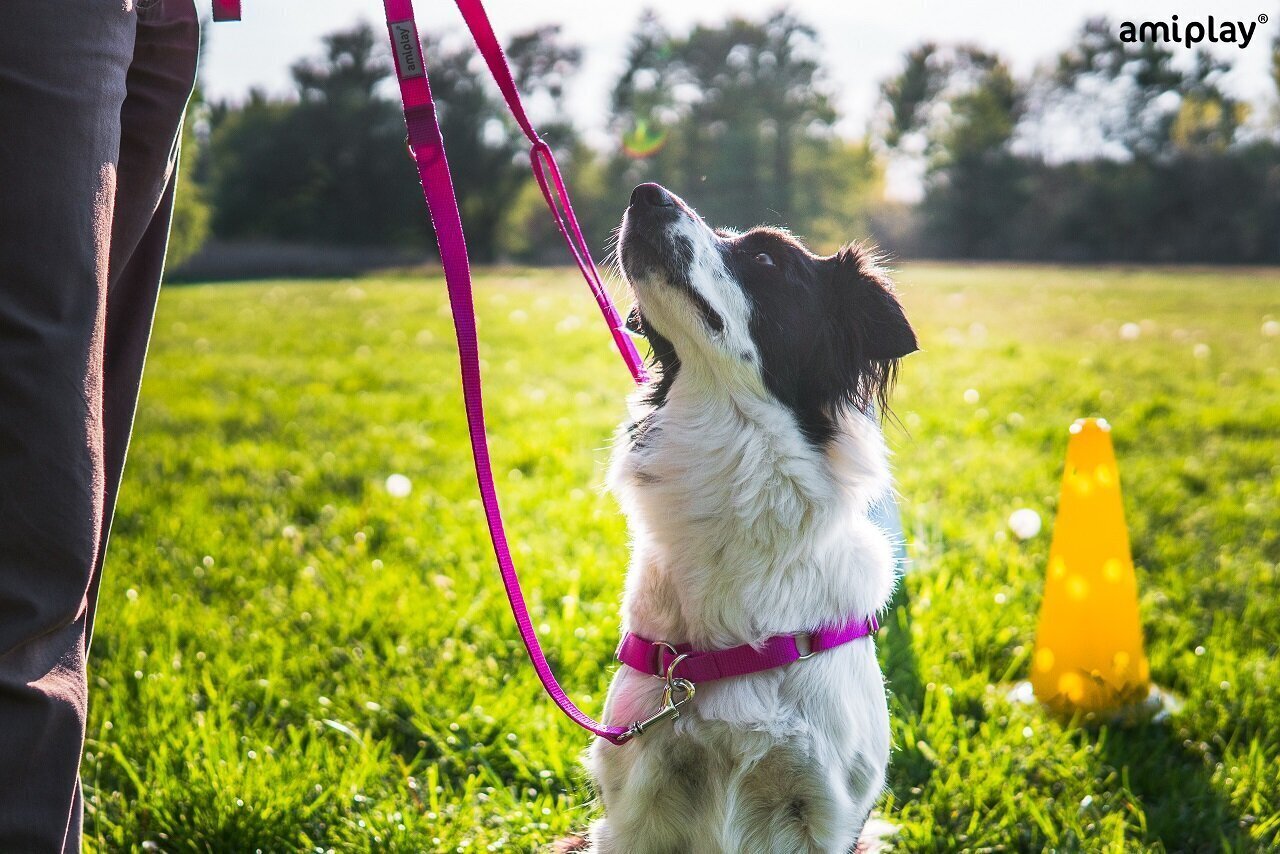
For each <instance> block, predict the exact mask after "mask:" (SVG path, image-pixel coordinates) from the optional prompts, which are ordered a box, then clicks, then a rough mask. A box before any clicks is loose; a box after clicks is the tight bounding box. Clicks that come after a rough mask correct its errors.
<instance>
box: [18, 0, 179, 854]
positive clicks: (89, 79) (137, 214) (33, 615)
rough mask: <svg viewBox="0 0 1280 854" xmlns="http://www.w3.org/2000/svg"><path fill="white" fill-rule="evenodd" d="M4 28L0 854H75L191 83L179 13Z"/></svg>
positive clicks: (137, 11) (89, 0)
mask: <svg viewBox="0 0 1280 854" xmlns="http://www.w3.org/2000/svg"><path fill="white" fill-rule="evenodd" d="M136 5H137V8H135V0H39V2H36V3H9V4H6V9H5V12H6V14H5V15H4V16H3V17H4V21H3V24H0V851H6V852H8V851H18V852H27V851H30V852H46V851H48V852H57V851H79V850H80V836H81V819H82V813H83V810H82V805H81V800H80V786H79V767H80V756H81V753H82V751H83V749H84V736H85V716H86V711H87V699H88V698H87V683H86V678H85V660H86V658H87V655H88V649H89V638H90V635H91V632H92V628H93V615H94V606H95V604H96V600H97V593H98V584H99V581H100V580H101V572H102V560H103V554H104V552H105V550H106V543H107V533H108V531H109V530H110V527H111V516H112V511H113V508H114V506H115V500H116V493H117V490H118V488H119V485H120V476H121V473H122V472H123V470H124V459H125V450H126V448H127V447H128V444H129V432H130V429H131V427H132V424H133V413H134V408H135V405H136V403H137V396H138V385H139V383H140V382H141V379H142V363H143V359H144V357H145V355H146V350H147V339H148V337H149V336H150V332H151V320H152V316H153V314H154V311H155V303H156V294H157V292H158V290H159V287H160V276H161V271H162V268H163V265H164V253H165V245H166V242H167V239H168V231H169V219H170V214H171V211H172V208H173V189H174V174H175V165H176V160H177V148H178V146H177V140H178V136H179V133H178V130H179V128H180V126H181V122H182V114H183V110H184V109H185V107H186V102H187V98H188V97H189V95H190V93H191V88H192V84H193V81H194V79H195V65H196V55H197V52H198V43H199V28H198V24H197V20H196V15H195V9H194V7H193V2H192V0H136Z"/></svg>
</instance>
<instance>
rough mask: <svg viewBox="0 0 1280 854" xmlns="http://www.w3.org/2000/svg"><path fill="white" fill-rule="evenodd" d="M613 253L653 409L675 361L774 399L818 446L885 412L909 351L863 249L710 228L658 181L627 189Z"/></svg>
mask: <svg viewBox="0 0 1280 854" xmlns="http://www.w3.org/2000/svg"><path fill="white" fill-rule="evenodd" d="M618 258H619V261H620V262H621V267H622V270H623V273H624V274H625V275H626V277H627V280H628V281H629V282H630V283H631V286H632V288H633V289H634V291H635V294H636V299H637V305H636V308H635V309H634V310H633V311H632V313H631V316H630V317H629V319H628V326H629V328H631V329H632V331H634V332H638V333H641V334H643V335H645V336H646V337H647V338H648V340H649V343H650V345H651V347H652V349H653V360H654V362H655V367H656V370H657V373H658V374H659V378H658V381H657V384H656V385H655V387H654V391H653V400H654V402H655V403H656V404H658V405H661V404H662V402H663V401H664V400H665V398H666V395H667V394H668V393H669V391H670V389H671V386H672V384H673V383H674V382H675V379H676V376H677V375H678V373H679V371H680V370H681V366H682V365H688V366H691V367H692V366H696V367H697V368H699V369H704V370H700V373H702V374H703V375H705V376H708V377H710V378H712V381H714V382H718V383H725V384H740V383H746V384H747V385H749V386H754V387H756V388H758V389H759V390H761V391H763V392H767V393H768V394H770V395H772V396H773V397H774V398H776V399H777V400H778V401H779V402H781V403H782V404H784V405H785V406H787V407H788V408H789V409H790V410H791V411H792V413H793V414H794V415H795V417H796V420H797V422H798V424H799V426H800V429H801V430H802V431H803V432H804V434H805V436H806V437H807V438H809V439H810V440H811V441H814V442H819V443H821V442H825V441H827V440H828V439H830V438H831V436H832V435H833V433H834V432H835V430H836V423H837V421H838V419H839V417H840V415H841V413H842V412H843V411H844V410H846V409H848V408H850V407H852V408H856V409H859V410H861V411H864V412H866V411H869V410H870V409H871V408H872V407H878V408H880V410H881V411H882V412H883V411H884V406H885V404H886V396H887V394H888V391H889V388H890V387H891V385H892V383H893V378H894V375H895V372H896V369H897V364H898V360H899V359H901V358H902V357H903V356H906V355H907V354H909V353H911V352H913V351H914V350H915V349H916V336H915V332H914V331H913V330H912V328H911V325H910V324H909V323H908V322H907V318H906V315H905V314H904V313H903V311H902V306H901V305H900V304H899V302H898V299H897V297H896V296H895V295H894V292H893V286H892V284H891V282H890V281H889V279H888V277H887V276H886V275H885V273H884V272H883V271H881V270H880V269H879V268H878V267H877V266H876V263H875V259H874V257H873V255H872V254H871V253H869V252H867V251H865V250H864V249H862V248H861V247H859V246H856V245H850V246H846V247H845V248H844V249H842V250H840V251H839V252H837V253H836V254H835V255H832V256H829V257H821V256H817V255H814V254H813V253H812V252H810V251H809V250H808V249H806V248H805V247H804V245H803V244H801V243H800V241H799V240H797V239H796V238H794V237H792V236H791V235H790V234H787V233H786V232H784V231H780V230H777V229H771V228H754V229H752V230H750V231H748V232H745V233H742V234H739V233H736V232H730V231H713V230H712V229H711V228H709V227H708V226H707V224H706V223H705V222H703V220H702V218H701V217H699V216H698V215H697V214H696V213H695V212H694V211H693V209H692V208H690V207H689V206H688V205H687V204H685V203H684V201H683V200H681V199H680V198H679V197H678V196H676V195H675V194H674V193H671V192H669V191H668V190H666V189H665V188H663V187H661V186H659V185H657V184H641V185H640V186H638V187H636V188H635V190H634V191H633V192H632V194H631V203H630V205H628V207H627V211H626V214H625V215H624V216H623V219H622V229H621V233H620V236H619V240H618Z"/></svg>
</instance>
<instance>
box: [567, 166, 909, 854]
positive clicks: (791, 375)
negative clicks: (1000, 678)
mask: <svg viewBox="0 0 1280 854" xmlns="http://www.w3.org/2000/svg"><path fill="white" fill-rule="evenodd" d="M618 255H619V260H620V261H621V267H622V270H623V272H624V273H625V275H626V278H627V280H628V281H629V282H630V284H631V286H632V288H633V289H634V291H635V295H636V298H637V307H636V310H635V311H633V313H632V316H631V320H630V325H631V326H632V327H633V330H635V331H640V332H642V333H643V334H644V335H645V336H646V337H647V338H648V340H649V343H650V345H651V347H652V350H653V359H654V367H655V371H656V379H655V381H654V383H653V384H652V386H651V387H650V388H649V389H648V391H647V393H646V394H645V397H644V400H643V402H642V405H643V406H644V407H645V410H646V411H645V413H644V414H643V416H642V417H640V418H639V420H637V421H636V422H634V423H632V424H630V425H628V426H627V428H626V430H625V432H623V433H622V434H620V436H619V439H618V442H617V446H616V450H615V453H614V458H613V463H612V466H611V470H610V476H609V483H610V487H611V489H612V490H613V491H614V492H615V493H616V495H617V496H618V497H619V499H620V501H621V502H622V505H623V509H624V510H625V512H626V514H627V517H628V522H629V526H630V530H631V535H632V539H633V555H632V560H631V567H630V570H629V572H628V575H627V581H626V596H625V603H624V615H623V623H624V629H626V630H627V631H630V632H634V633H636V634H638V635H642V636H644V637H645V638H655V639H662V640H665V641H668V642H671V643H673V644H676V643H684V644H689V645H691V646H692V647H693V648H695V649H697V650H717V649H725V648H729V647H735V646H738V645H741V644H758V643H760V642H761V641H762V640H763V639H764V638H767V637H770V636H773V635H779V634H786V633H793V632H802V631H807V630H812V629H815V628H818V627H821V626H825V625H834V624H839V623H841V622H843V621H846V620H848V619H849V618H851V617H860V618H866V617H869V616H871V615H874V614H876V613H877V612H879V611H881V610H882V609H883V608H884V607H885V605H886V603H887V602H888V599H889V596H890V594H891V592H892V589H893V586H894V560H893V556H892V549H891V544H890V543H889V541H888V538H887V536H886V534H885V533H884V531H883V530H881V529H880V528H878V527H877V526H876V525H875V524H874V523H872V522H871V521H870V520H869V519H868V509H869V505H870V504H871V503H872V502H873V501H875V500H876V499H878V498H879V497H881V496H883V495H884V494H885V493H886V490H887V489H888V486H889V468H888V462H887V453H886V450H885V446H884V442H883V440H882V437H881V434H880V431H879V429H878V426H877V425H876V423H875V422H874V420H873V416H872V415H871V414H870V413H872V412H873V411H874V410H876V409H879V410H880V411H884V409H883V407H884V405H885V403H886V401H885V397H886V395H887V393H888V390H889V388H890V386H891V384H892V381H893V378H894V375H895V371H896V368H897V364H898V360H899V359H901V358H902V357H904V356H906V355H907V354H909V353H911V352H913V351H914V350H915V349H916V337H915V333H914V332H913V330H912V328H911V326H910V324H908V322H907V320H906V317H905V315H904V314H903V310H902V307H901V306H900V304H899V303H898V300H897V298H896V297H895V296H894V292H893V288H892V286H891V284H890V282H889V280H888V278H887V277H886V275H885V274H884V273H883V272H882V271H881V270H880V269H878V268H877V266H876V264H875V261H874V259H873V258H872V257H871V256H870V254H869V253H867V252H866V251H863V250H862V249H860V248H859V247H857V246H849V247H847V248H845V249H843V250H841V251H840V252H838V253H836V254H835V255H833V256H831V257H818V256H815V255H814V254H812V253H811V252H809V251H808V250H807V249H806V248H805V247H804V246H803V245H801V244H800V242H799V241H797V240H796V239H795V238H794V237H792V236H790V235H789V234H787V233H785V232H782V231H778V230H774V229H768V228H757V229H753V230H751V231H748V232H746V233H744V234H738V233H734V232H728V231H713V230H712V229H710V228H709V227H707V225H706V224H705V223H704V222H703V221H702V219H701V218H700V217H699V216H698V215H697V214H696V213H695V212H694V211H693V210H692V209H691V208H690V207H689V206H688V205H687V204H685V203H684V201H682V200H681V199H680V198H678V197H677V196H675V195H674V194H672V193H670V192H669V191H667V190H666V189H664V188H663V187H660V186H658V185H657V184H642V185H640V186H639V187H637V188H636V189H635V191H634V192H633V193H632V195H631V203H630V205H629V206H628V208H627V211H626V214H625V216H624V218H623V221H622V229H621V234H620V239H619V245H618ZM662 688H663V681H662V680H661V679H655V678H654V677H653V676H652V675H649V674H646V673H643V672H640V671H639V670H636V669H632V668H630V667H621V668H620V669H619V671H618V673H617V675H616V677H615V679H614V681H613V684H612V687H611V688H610V691H609V697H608V701H607V705H606V719H607V720H610V721H613V722H615V723H617V722H623V723H625V722H630V721H634V720H639V719H643V718H645V717H647V716H649V715H651V714H652V713H653V712H654V710H655V709H657V708H658V707H659V704H660V694H661V692H662ZM888 759H889V716H888V708H887V703H886V700H885V688H884V681H883V678H882V676H881V673H880V668H879V665H878V663H877V660H876V654H875V647H874V645H873V642H872V640H871V639H870V638H863V639H860V640H856V641H853V642H850V643H847V644H844V645H842V646H839V647H836V648H833V649H830V650H827V651H825V652H822V653H820V654H817V655H814V656H813V657H812V658H808V659H806V660H803V661H797V662H795V663H794V664H790V665H788V666H785V667H778V668H775V669H771V670H766V671H764V672H760V673H755V674H752V675H748V676H740V677H736V678H731V679H723V680H719V681H714V682H708V683H706V684H704V685H698V686H697V691H696V697H695V699H694V700H692V701H691V702H689V703H688V704H686V707H685V708H684V709H682V714H681V716H680V718H679V719H678V720H676V721H674V722H673V723H664V724H661V725H659V726H655V727H654V728H652V729H650V730H648V731H647V732H645V733H644V734H643V735H641V736H638V737H635V738H633V739H632V740H631V741H630V742H629V743H626V744H622V745H612V744H609V743H607V742H604V741H597V742H596V743H595V744H594V745H593V747H592V749H591V751H590V753H589V757H588V766H589V770H590V772H591V775H592V777H593V778H594V781H595V784H596V786H597V788H598V790H599V793H600V795H601V798H602V800H603V804H604V808H605V815H604V817H603V818H602V819H600V820H599V821H598V822H596V823H595V824H594V825H593V826H592V828H591V830H590V832H589V834H588V835H587V837H586V838H583V839H579V840H576V841H575V842H573V843H569V844H567V845H566V844H564V843H562V846H561V850H589V851H596V852H602V854H603V852H619V853H620V854H645V852H655V854H656V853H657V852H663V854H669V852H699V854H713V853H714V852H732V854H756V852H759V854H771V852H787V854H790V852H810V851H812V852H831V854H845V852H849V851H850V850H852V849H853V848H854V847H855V845H856V844H857V840H858V837H859V833H860V832H861V830H862V828H863V825H864V824H865V822H866V820H867V817H868V814H869V812H870V810H871V808H872V805H873V804H874V802H875V801H876V799H877V797H878V796H879V795H880V793H881V790H882V789H883V786H884V780H885V771H886V768H887V765H888Z"/></svg>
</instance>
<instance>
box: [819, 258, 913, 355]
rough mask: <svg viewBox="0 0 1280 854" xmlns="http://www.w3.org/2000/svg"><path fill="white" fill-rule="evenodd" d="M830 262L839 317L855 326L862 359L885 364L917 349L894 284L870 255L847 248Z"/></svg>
mask: <svg viewBox="0 0 1280 854" xmlns="http://www.w3.org/2000/svg"><path fill="white" fill-rule="evenodd" d="M832 261H833V263H834V264H835V265H836V269H835V273H834V276H833V279H834V281H833V285H834V286H835V288H836V290H837V292H838V294H839V296H838V299H839V301H840V303H841V304H842V306H843V308H844V309H845V312H842V313H845V314H846V318H848V319H851V320H852V322H853V323H854V324H855V327H856V334H857V337H858V339H859V341H858V344H859V345H860V347H859V349H860V350H861V355H862V358H864V359H870V360H874V361H886V362H887V361H891V360H894V359H901V358H902V357H904V356H907V355H910V354H911V353H914V352H915V351H916V350H918V349H920V348H919V344H918V343H917V341H916V332H915V330H914V329H912V328H911V324H910V323H909V322H908V321H907V315H906V313H905V312H904V311H903V310H902V303H900V302H898V297H897V295H896V294H895V293H894V290H893V283H892V282H891V281H890V280H889V277H888V276H886V275H885V274H884V272H883V271H882V270H880V268H879V267H877V266H876V263H875V258H874V255H873V253H871V252H870V251H868V250H867V249H865V248H863V247H861V246H859V245H857V244H850V245H849V246H846V247H845V248H843V249H841V250H840V251H839V252H837V253H836V255H835V257H834V258H833V259H832ZM849 315H852V316H851V317H849Z"/></svg>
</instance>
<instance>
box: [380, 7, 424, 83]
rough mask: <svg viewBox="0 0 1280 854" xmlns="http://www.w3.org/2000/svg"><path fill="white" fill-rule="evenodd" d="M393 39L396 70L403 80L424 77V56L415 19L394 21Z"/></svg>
mask: <svg viewBox="0 0 1280 854" xmlns="http://www.w3.org/2000/svg"><path fill="white" fill-rule="evenodd" d="M387 26H388V27H390V28H391V41H392V43H393V44H394V45H395V54H396V72H397V73H398V74H399V75H400V79H401V80H408V79H409V78H410V77H422V76H423V73H424V72H423V70H422V56H421V54H419V53H418V30H417V28H415V27H414V25H413V21H392V22H391V23H389V24H388V25H387Z"/></svg>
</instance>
